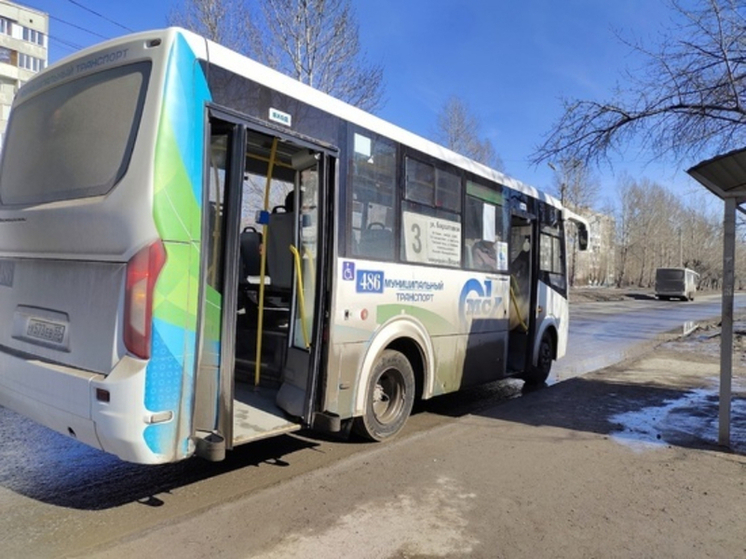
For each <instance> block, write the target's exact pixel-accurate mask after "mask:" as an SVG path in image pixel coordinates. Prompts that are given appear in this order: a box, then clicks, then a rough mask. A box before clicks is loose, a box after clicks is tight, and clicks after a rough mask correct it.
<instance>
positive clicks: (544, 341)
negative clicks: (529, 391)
mask: <svg viewBox="0 0 746 559" xmlns="http://www.w3.org/2000/svg"><path fill="white" fill-rule="evenodd" d="M553 360H554V344H553V343H552V337H551V336H550V335H549V333H548V332H544V335H543V336H542V337H541V342H540V343H539V354H538V356H537V359H536V365H531V366H529V367H528V369H527V370H526V371H525V372H524V373H523V375H521V379H523V380H524V381H525V382H526V384H531V385H539V384H543V383H544V382H546V380H547V378H548V377H549V372H550V371H551V370H552V361H553Z"/></svg>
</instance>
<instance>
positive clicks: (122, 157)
mask: <svg viewBox="0 0 746 559" xmlns="http://www.w3.org/2000/svg"><path fill="white" fill-rule="evenodd" d="M0 165H1V167H0V317H1V320H0V405H2V406H4V407H7V408H9V409H11V410H15V411H16V412H18V413H20V414H22V415H25V416H27V417H29V418H31V419H33V420H34V421H36V422H38V423H40V424H42V425H45V426H47V427H50V428H52V429H54V430H56V431H58V432H60V433H63V434H65V435H68V436H69V437H71V438H74V439H76V440H78V441H81V442H82V443H85V444H87V445H90V446H92V447H95V448H98V449H101V450H103V451H105V452H109V453H112V454H115V455H117V456H119V457H120V458H121V459H123V460H126V461H131V462H135V463H142V464H158V463H166V462H174V461H178V460H181V459H185V458H187V457H190V456H193V455H197V456H201V457H204V458H206V459H209V460H221V459H223V458H224V457H225V454H226V451H227V450H230V449H232V448H234V447H236V446H238V445H241V444H244V443H247V442H250V441H255V440H258V439H262V438H265V437H271V436H274V435H278V434H281V433H289V432H292V431H296V430H299V429H302V428H312V429H317V430H320V431H327V432H343V433H344V432H347V429H350V430H353V431H354V432H355V433H357V434H359V435H361V436H362V437H365V438H367V439H371V440H374V441H383V440H386V439H389V438H391V437H393V436H395V435H396V434H397V433H398V432H399V431H400V430H401V429H402V427H403V425H404V423H405V421H406V420H407V417H408V416H409V414H410V412H411V410H412V405H413V402H414V401H415V400H416V399H428V398H432V397H435V396H438V395H441V394H446V393H449V392H454V391H457V390H460V389H462V388H464V387H467V386H472V385H476V384H480V383H487V382H491V381H494V380H497V379H502V378H505V377H510V376H513V377H517V378H520V379H523V380H525V381H526V382H528V383H534V384H537V383H538V384H541V383H543V382H544V381H545V380H546V378H547V375H548V374H549V372H550V368H551V366H552V361H553V360H555V359H559V358H560V357H562V356H563V355H564V353H565V351H566V347H567V331H568V285H567V280H566V270H565V266H566V263H565V254H566V246H565V245H566V239H565V223H566V221H568V220H573V221H575V222H577V223H578V224H579V225H580V229H581V231H585V230H586V228H587V223H585V222H584V220H583V219H582V218H580V217H578V216H575V215H574V214H572V213H571V212H569V211H568V210H566V209H564V208H563V207H562V205H561V204H560V203H559V202H558V201H557V200H556V199H555V198H553V197H551V196H549V195H547V194H544V193H542V192H539V191H538V190H536V189H535V188H533V187H530V186H527V185H525V184H523V183H521V182H519V181H517V180H515V179H512V178H510V177H507V176H505V175H503V174H501V173H499V172H497V171H494V170H492V169H489V168H487V167H485V166H483V165H480V164H478V163H475V162H474V161H471V160H469V159H467V158H465V157H462V156H460V155H457V154H456V153H453V152H451V151H449V150H447V149H445V148H443V147H440V146H438V145H436V144H434V143H432V142H430V141H427V140H425V139H423V138H422V137H419V136H417V135H415V134H412V133H410V132H407V131H405V130H402V129H401V128H399V127H397V126H394V125H393V124H390V123H388V122H385V121H383V120H381V119H379V118H377V117H375V116H373V115H370V114H367V113H365V112H363V111H362V110H359V109H357V108H354V107H352V106H350V105H347V104H345V103H343V102H341V101H339V100H337V99H334V98H332V97H330V96H328V95H326V94H323V93H321V92H319V91H317V90H314V89H312V88H310V87H308V86H305V85H303V84H301V83H299V82H297V81H295V80H293V79H291V78H289V77H287V76H284V75H281V74H279V73H277V72H275V71H273V70H271V69H269V68H267V67H265V66H262V65H260V64H258V63H257V62H255V61H253V60H250V59H248V58H246V57H244V56H241V55H239V54H237V53H235V52H232V51H230V50H228V49H226V48H224V47H222V46H220V45H218V44H215V43H213V42H210V41H208V40H206V39H204V38H202V37H200V36H198V35H195V34H193V33H191V32H187V31H184V30H181V29H177V28H170V29H166V30H158V31H153V32H144V33H139V34H134V35H130V36H126V37H124V38H121V39H116V40H113V41H109V42H106V43H103V44H101V45H99V46H95V47H92V48H88V49H86V50H83V51H81V52H79V53H77V54H75V55H73V56H72V57H69V58H67V59H65V60H62V61H60V62H58V63H56V64H54V65H52V66H50V67H49V68H47V69H46V70H45V71H43V72H42V73H40V74H38V75H37V76H36V77H35V78H34V79H32V80H31V81H29V82H28V83H26V84H25V85H24V86H23V87H22V88H20V90H19V91H18V94H17V96H16V99H15V102H14V105H13V108H12V116H11V118H10V122H9V127H8V131H7V134H6V139H5V144H4V147H3V152H2V161H1V163H0ZM579 240H580V243H581V244H582V243H584V242H586V241H585V240H587V235H582V234H581V235H579Z"/></svg>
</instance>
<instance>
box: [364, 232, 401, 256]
mask: <svg viewBox="0 0 746 559" xmlns="http://www.w3.org/2000/svg"><path fill="white" fill-rule="evenodd" d="M358 248H359V252H360V255H361V256H371V257H375V258H385V259H390V258H391V255H392V252H393V250H394V232H393V231H391V229H363V230H362V231H360V245H359V247H358Z"/></svg>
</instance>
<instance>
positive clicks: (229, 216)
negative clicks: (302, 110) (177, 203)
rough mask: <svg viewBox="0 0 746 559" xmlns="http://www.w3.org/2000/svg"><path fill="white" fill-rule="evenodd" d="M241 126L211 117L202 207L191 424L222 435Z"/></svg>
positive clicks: (227, 409)
mask: <svg viewBox="0 0 746 559" xmlns="http://www.w3.org/2000/svg"><path fill="white" fill-rule="evenodd" d="M242 132H243V131H242V129H241V127H240V126H238V125H235V124H232V123H228V122H223V121H219V120H216V119H212V120H211V122H210V136H209V139H208V142H209V143H208V146H207V160H206V165H207V171H206V175H205V191H206V192H205V195H204V196H203V207H202V241H201V253H202V259H201V266H202V277H203V283H202V296H201V305H200V320H199V324H200V335H199V337H198V339H199V347H198V367H197V380H196V394H195V409H194V429H195V431H201V432H214V431H217V432H219V433H221V434H224V435H226V436H230V432H231V431H230V423H229V422H228V421H227V417H230V415H231V401H232V378H231V375H230V373H229V371H232V369H233V354H232V348H233V344H232V343H231V340H232V336H233V325H232V323H231V322H232V321H226V320H225V313H226V312H227V309H229V308H232V307H233V306H234V305H235V299H236V294H235V293H234V292H233V290H232V289H231V282H230V278H231V277H233V276H234V275H235V268H236V265H235V264H234V262H233V260H232V259H231V258H226V255H227V254H230V251H229V250H228V248H229V247H230V246H234V247H235V243H236V235H235V234H233V233H232V228H231V227H229V226H228V225H229V224H230V223H233V222H234V221H235V220H236V205H237V204H236V199H237V196H238V194H239V193H238V189H237V188H236V187H235V182H236V177H237V176H240V174H241V172H242V171H241V165H242V161H241V157H240V153H241V151H242V145H243V138H242ZM226 323H227V325H226ZM221 408H222V409H221Z"/></svg>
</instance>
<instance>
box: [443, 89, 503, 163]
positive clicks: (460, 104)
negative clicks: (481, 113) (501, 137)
mask: <svg viewBox="0 0 746 559" xmlns="http://www.w3.org/2000/svg"><path fill="white" fill-rule="evenodd" d="M480 129H481V126H480V122H479V119H478V118H477V117H475V116H474V115H473V114H472V113H471V111H470V110H469V107H467V105H466V103H465V102H464V101H463V100H462V99H460V98H459V97H457V96H455V95H452V96H450V97H449V98H448V99H447V100H446V102H445V103H444V104H443V106H442V107H441V109H440V112H439V113H438V117H437V121H436V129H435V134H434V139H435V141H436V142H438V143H440V144H442V145H444V146H445V147H447V148H448V149H451V150H453V151H455V152H457V153H460V154H461V155H465V156H466V157H469V158H471V159H473V160H474V161H477V162H479V163H482V164H483V165H487V166H488V167H492V168H493V169H497V170H499V171H502V170H503V169H504V165H503V161H502V159H500V156H499V155H498V154H497V152H496V151H495V147H494V146H493V145H492V142H490V140H489V139H487V138H484V139H482V138H480V137H479V135H480Z"/></svg>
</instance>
